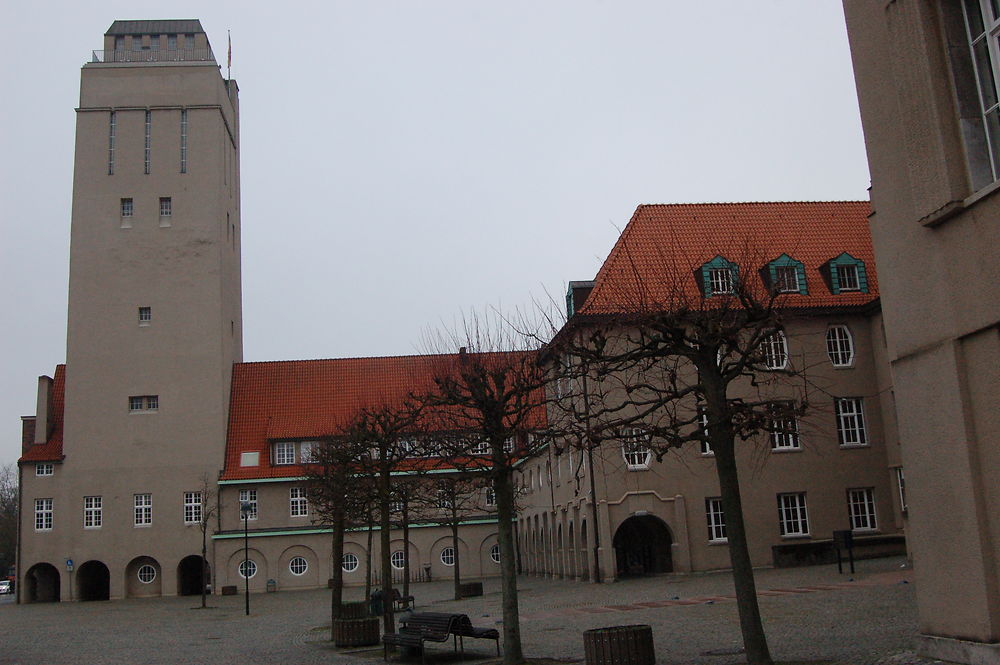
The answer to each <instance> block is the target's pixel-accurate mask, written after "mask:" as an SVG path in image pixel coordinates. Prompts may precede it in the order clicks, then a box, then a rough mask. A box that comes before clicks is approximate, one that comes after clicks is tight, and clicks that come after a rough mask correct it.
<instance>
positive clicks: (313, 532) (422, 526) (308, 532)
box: [212, 519, 497, 540]
mask: <svg viewBox="0 0 1000 665" xmlns="http://www.w3.org/2000/svg"><path fill="white" fill-rule="evenodd" d="M475 524H497V520H489V519H486V520H467V521H464V522H459V523H458V525H459V526H471V525H475ZM437 526H445V525H443V524H440V523H438V522H434V523H432V524H411V525H410V528H411V529H427V528H429V527H437ZM393 528H394V529H399V528H400V527H393ZM364 530H365V527H353V528H350V529H347V531H348V532H361V531H364ZM379 530H380V529H379V526H378V525H377V524H376V525H373V526H372V531H379ZM322 533H333V529H332V528H326V527H320V528H317V529H300V530H291V531H290V530H281V531H257V532H256V533H253V532H251V533H247V534H246V536H247V537H248V538H268V537H270V536H298V535H304V536H313V535H318V534H322ZM243 536H244V534H243V533H242V532H239V533H219V534H214V535H213V536H212V540H228V539H231V538H243Z"/></svg>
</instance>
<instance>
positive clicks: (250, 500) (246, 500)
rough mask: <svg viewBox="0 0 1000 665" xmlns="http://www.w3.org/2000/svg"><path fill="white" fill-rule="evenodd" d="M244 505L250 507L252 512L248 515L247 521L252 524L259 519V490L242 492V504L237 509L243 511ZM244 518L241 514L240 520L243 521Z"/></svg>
mask: <svg viewBox="0 0 1000 665" xmlns="http://www.w3.org/2000/svg"><path fill="white" fill-rule="evenodd" d="M244 504H246V505H248V506H250V510H249V512H248V513H247V520H248V521H251V522H252V521H254V520H255V519H257V490H255V489H246V490H240V502H239V504H238V505H237V508H238V509H239V510H241V511H242V506H243V505H244ZM242 517H243V514H242V512H241V513H240V518H241V519H242Z"/></svg>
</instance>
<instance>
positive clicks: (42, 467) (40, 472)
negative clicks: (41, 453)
mask: <svg viewBox="0 0 1000 665" xmlns="http://www.w3.org/2000/svg"><path fill="white" fill-rule="evenodd" d="M54 473H55V465H54V464H52V462H40V463H39V464H36V465H35V475H36V476H51V475H52V474H54Z"/></svg>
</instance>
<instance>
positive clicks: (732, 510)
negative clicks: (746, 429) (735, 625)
mask: <svg viewBox="0 0 1000 665" xmlns="http://www.w3.org/2000/svg"><path fill="white" fill-rule="evenodd" d="M718 429H720V430H723V429H727V430H729V431H728V432H723V431H720V432H719V434H720V435H721V436H719V437H718V439H719V441H718V443H717V438H716V437H715V436H712V437H711V439H712V450H713V451H714V452H715V468H716V472H717V473H718V476H719V487H720V489H721V493H722V511H723V514H724V515H725V519H726V537H727V539H728V540H729V560H730V562H731V564H732V566H733V585H734V586H735V588H736V607H737V610H738V611H739V615H740V631H741V632H742V633H743V647H744V649H745V650H746V658H747V663H748V664H749V665H773V662H774V661H772V660H771V653H770V651H769V650H768V648H767V636H766V635H765V634H764V625H763V623H762V622H761V618H760V607H759V606H758V605H757V586H756V583H755V582H754V577H753V565H752V564H751V563H750V550H749V547H748V546H747V534H746V527H745V525H744V523H743V502H742V499H741V497H740V481H739V474H738V473H737V469H736V455H735V451H734V447H735V446H734V442H733V435H732V430H731V429H729V428H726V427H723V426H719V427H718ZM726 439H728V441H726Z"/></svg>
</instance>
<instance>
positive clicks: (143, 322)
mask: <svg viewBox="0 0 1000 665" xmlns="http://www.w3.org/2000/svg"><path fill="white" fill-rule="evenodd" d="M139 327H140V328H148V327H149V321H140V322H139Z"/></svg>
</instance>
